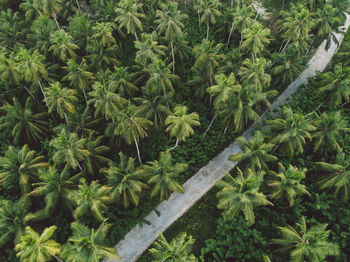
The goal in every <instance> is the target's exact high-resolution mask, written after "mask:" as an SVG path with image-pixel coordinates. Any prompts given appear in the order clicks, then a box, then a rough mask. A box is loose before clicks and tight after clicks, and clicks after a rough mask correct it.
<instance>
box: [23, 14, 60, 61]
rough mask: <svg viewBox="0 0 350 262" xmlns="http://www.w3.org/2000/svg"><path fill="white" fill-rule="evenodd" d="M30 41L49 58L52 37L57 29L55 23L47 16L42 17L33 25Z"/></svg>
mask: <svg viewBox="0 0 350 262" xmlns="http://www.w3.org/2000/svg"><path fill="white" fill-rule="evenodd" d="M31 29H32V33H31V34H30V35H29V38H30V40H32V41H34V43H35V49H36V50H39V52H40V53H41V54H44V56H47V54H48V51H49V47H50V36H51V33H53V32H54V31H55V29H56V25H55V22H54V21H52V19H50V18H49V17H47V16H40V17H38V18H37V19H35V20H34V22H33V24H32V27H31Z"/></svg>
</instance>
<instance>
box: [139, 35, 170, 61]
mask: <svg viewBox="0 0 350 262" xmlns="http://www.w3.org/2000/svg"><path fill="white" fill-rule="evenodd" d="M135 48H136V49H137V52H136V56H135V62H137V63H139V64H141V65H143V66H144V67H146V66H148V65H149V64H150V63H151V62H152V61H153V60H154V59H157V58H158V57H159V58H162V57H164V56H165V53H164V51H163V50H164V49H165V48H166V47H165V46H164V45H159V44H158V41H157V34H156V32H155V31H153V33H152V34H146V33H142V34H141V41H135Z"/></svg>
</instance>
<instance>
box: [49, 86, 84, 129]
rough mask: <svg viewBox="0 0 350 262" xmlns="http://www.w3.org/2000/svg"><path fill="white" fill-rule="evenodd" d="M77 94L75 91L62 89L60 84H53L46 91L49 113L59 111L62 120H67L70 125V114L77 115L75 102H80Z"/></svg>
mask: <svg viewBox="0 0 350 262" xmlns="http://www.w3.org/2000/svg"><path fill="white" fill-rule="evenodd" d="M76 93H77V91H76V90H74V89H68V88H66V87H61V84H60V82H55V83H51V84H50V86H49V87H46V88H45V89H44V94H45V95H46V103H47V105H48V107H49V113H51V112H53V111H54V110H56V111H57V113H58V114H59V116H60V117H61V118H65V119H66V122H67V124H68V116H67V114H68V113H71V114H74V113H75V106H74V105H73V102H75V101H78V98H77V97H76V96H75V95H76Z"/></svg>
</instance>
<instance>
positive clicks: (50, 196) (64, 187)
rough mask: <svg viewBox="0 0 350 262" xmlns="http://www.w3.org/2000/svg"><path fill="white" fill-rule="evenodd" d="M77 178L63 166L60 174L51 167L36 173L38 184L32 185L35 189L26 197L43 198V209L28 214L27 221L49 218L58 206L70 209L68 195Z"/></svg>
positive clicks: (67, 167)
mask: <svg viewBox="0 0 350 262" xmlns="http://www.w3.org/2000/svg"><path fill="white" fill-rule="evenodd" d="M78 176H79V175H76V176H72V175H71V172H70V170H69V166H65V167H64V169H63V170H62V171H61V172H60V173H59V172H58V170H57V169H56V168H55V167H53V166H50V167H49V168H47V169H40V170H39V173H38V177H39V179H40V182H38V183H33V186H35V188H34V189H33V190H32V191H31V192H30V193H29V194H28V195H29V196H34V197H36V196H44V200H45V208H44V209H42V210H39V211H37V212H35V213H30V214H28V215H27V220H42V219H45V218H47V217H50V216H51V214H52V213H53V211H54V210H55V208H57V206H58V205H60V208H61V204H62V203H65V204H66V206H68V207H70V202H69V199H68V193H69V191H70V189H72V188H74V186H75V185H76V180H77V178H78Z"/></svg>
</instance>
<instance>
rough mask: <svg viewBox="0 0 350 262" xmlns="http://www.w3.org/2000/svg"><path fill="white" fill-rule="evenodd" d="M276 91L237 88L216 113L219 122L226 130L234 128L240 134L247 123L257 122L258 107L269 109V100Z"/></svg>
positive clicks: (248, 87)
mask: <svg viewBox="0 0 350 262" xmlns="http://www.w3.org/2000/svg"><path fill="white" fill-rule="evenodd" d="M276 94H277V91H275V90H270V91H268V92H262V91H256V90H254V89H253V87H252V86H245V87H242V86H240V85H239V86H237V92H236V93H235V96H233V97H232V98H231V99H229V100H227V102H226V103H224V104H223V105H222V107H220V110H219V112H218V114H219V117H220V118H221V121H222V122H223V124H224V125H225V127H226V128H230V127H231V126H235V130H236V132H238V133H240V132H242V131H243V129H244V127H245V126H246V125H247V124H248V121H254V122H256V121H259V120H260V116H259V114H258V108H257V107H258V106H261V105H264V106H266V107H267V108H270V103H269V101H268V99H269V98H271V97H273V96H275V95H276Z"/></svg>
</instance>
